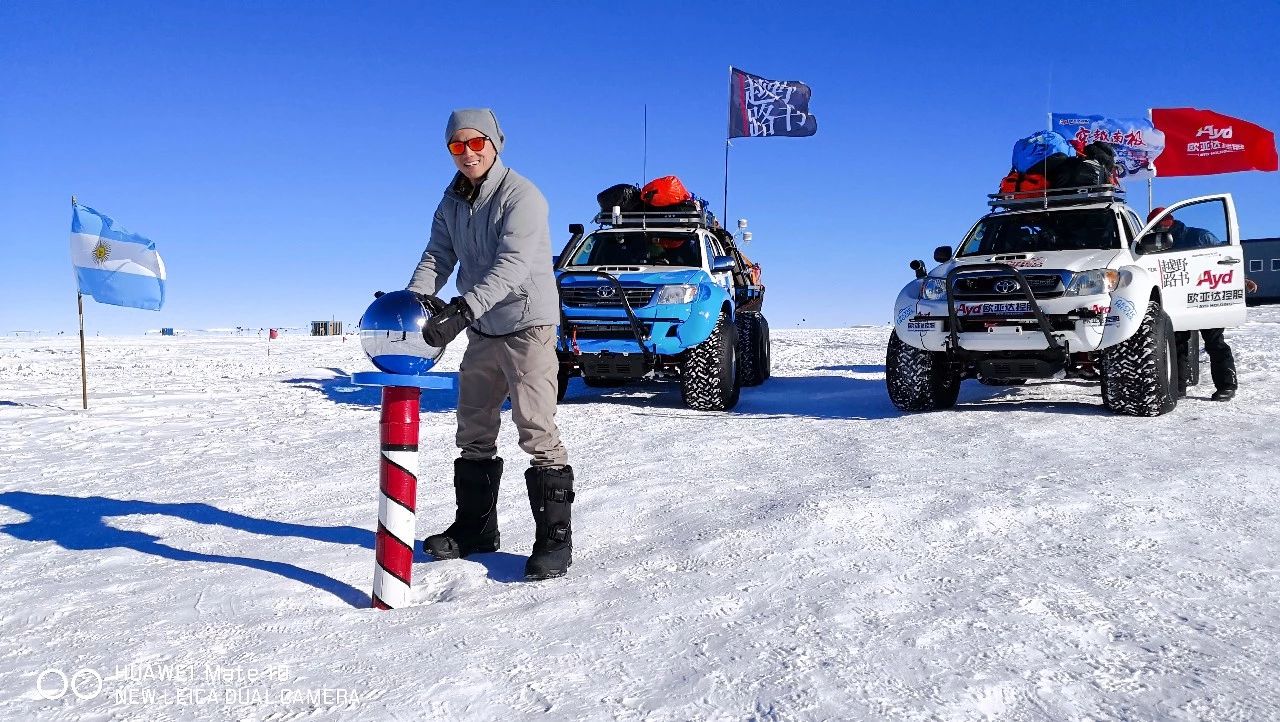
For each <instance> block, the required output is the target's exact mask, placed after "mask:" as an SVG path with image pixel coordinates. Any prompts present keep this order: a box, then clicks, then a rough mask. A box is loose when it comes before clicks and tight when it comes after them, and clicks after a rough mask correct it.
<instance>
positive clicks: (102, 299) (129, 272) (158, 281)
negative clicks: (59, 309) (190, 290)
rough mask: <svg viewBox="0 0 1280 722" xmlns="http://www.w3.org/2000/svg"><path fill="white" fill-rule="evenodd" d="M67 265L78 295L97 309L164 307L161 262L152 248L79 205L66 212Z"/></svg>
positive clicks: (110, 221) (158, 255)
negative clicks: (98, 305)
mask: <svg viewBox="0 0 1280 722" xmlns="http://www.w3.org/2000/svg"><path fill="white" fill-rule="evenodd" d="M71 264H72V265H73V266H74V267H75V269H76V281H77V282H78V283H79V284H80V292H81V293H83V294H86V295H89V296H92V297H93V300H95V301H97V302H98V303H109V304H112V305H113V306H130V307H132V308H145V309H149V310H152V311H158V310H160V307H161V306H163V305H164V275H165V274H164V261H161V260H160V254H159V253H157V252H156V244H154V243H152V242H151V241H149V240H147V239H146V238H143V237H142V236H139V235H138V234H136V233H130V232H128V231H126V230H125V229H123V228H121V227H120V226H118V225H116V223H115V221H113V220H111V219H110V218H109V217H107V216H105V215H103V214H101V213H99V212H97V211H95V210H93V209H92V208H89V207H88V206H82V205H79V204H74V205H72V207H71Z"/></svg>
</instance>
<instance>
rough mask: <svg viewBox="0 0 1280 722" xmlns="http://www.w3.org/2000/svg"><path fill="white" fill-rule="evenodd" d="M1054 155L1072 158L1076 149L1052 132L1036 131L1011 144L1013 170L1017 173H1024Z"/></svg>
mask: <svg viewBox="0 0 1280 722" xmlns="http://www.w3.org/2000/svg"><path fill="white" fill-rule="evenodd" d="M1054 153H1063V154H1065V155H1066V156H1067V157H1074V156H1075V154H1076V149H1075V148H1073V147H1072V146H1071V144H1070V143H1068V142H1067V139H1066V138H1064V137H1063V136H1061V135H1060V134H1058V133H1055V132H1053V131H1052V130H1038V131H1036V132H1035V133H1032V134H1031V135H1029V136H1027V137H1025V138H1023V139H1022V140H1020V141H1018V142H1017V143H1014V144H1013V168H1014V170H1016V171H1018V172H1019V173H1026V172H1027V171H1028V170H1030V168H1031V166H1033V165H1035V164H1036V163H1039V162H1040V161H1042V160H1044V159H1045V158H1048V157H1049V156H1051V155H1053V154H1054Z"/></svg>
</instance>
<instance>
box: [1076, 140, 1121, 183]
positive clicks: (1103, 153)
mask: <svg viewBox="0 0 1280 722" xmlns="http://www.w3.org/2000/svg"><path fill="white" fill-rule="evenodd" d="M1084 157H1085V158H1088V159H1089V160H1096V161H1098V165H1101V166H1102V170H1104V171H1106V173H1107V176H1108V177H1110V176H1112V175H1114V174H1115V172H1116V150H1115V148H1112V147H1111V145H1110V144H1108V143H1102V142H1095V143H1090V144H1089V145H1086V146H1085V147H1084Z"/></svg>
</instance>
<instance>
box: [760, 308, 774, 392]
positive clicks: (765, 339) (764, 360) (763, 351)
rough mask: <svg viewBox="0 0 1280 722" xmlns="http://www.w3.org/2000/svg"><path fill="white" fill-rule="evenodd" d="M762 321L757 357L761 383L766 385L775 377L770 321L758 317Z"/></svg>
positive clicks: (761, 316)
mask: <svg viewBox="0 0 1280 722" xmlns="http://www.w3.org/2000/svg"><path fill="white" fill-rule="evenodd" d="M758 318H759V319H760V340H759V345H758V346H757V348H758V349H759V355H757V356H756V368H758V369H759V370H760V371H759V375H760V382H761V383H764V382H765V381H766V380H767V379H768V378H769V377H770V376H772V375H773V345H772V342H771V341H770V340H769V319H767V318H765V317H764V314H763V313H762V314H760V315H759V316H758Z"/></svg>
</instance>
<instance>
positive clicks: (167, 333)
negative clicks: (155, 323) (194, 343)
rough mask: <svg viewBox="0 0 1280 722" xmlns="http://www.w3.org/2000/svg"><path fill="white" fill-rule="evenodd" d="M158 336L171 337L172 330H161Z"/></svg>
mask: <svg viewBox="0 0 1280 722" xmlns="http://www.w3.org/2000/svg"><path fill="white" fill-rule="evenodd" d="M160 335H161V336H172V335H173V329H172V328H167V327H166V328H162V329H160Z"/></svg>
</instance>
